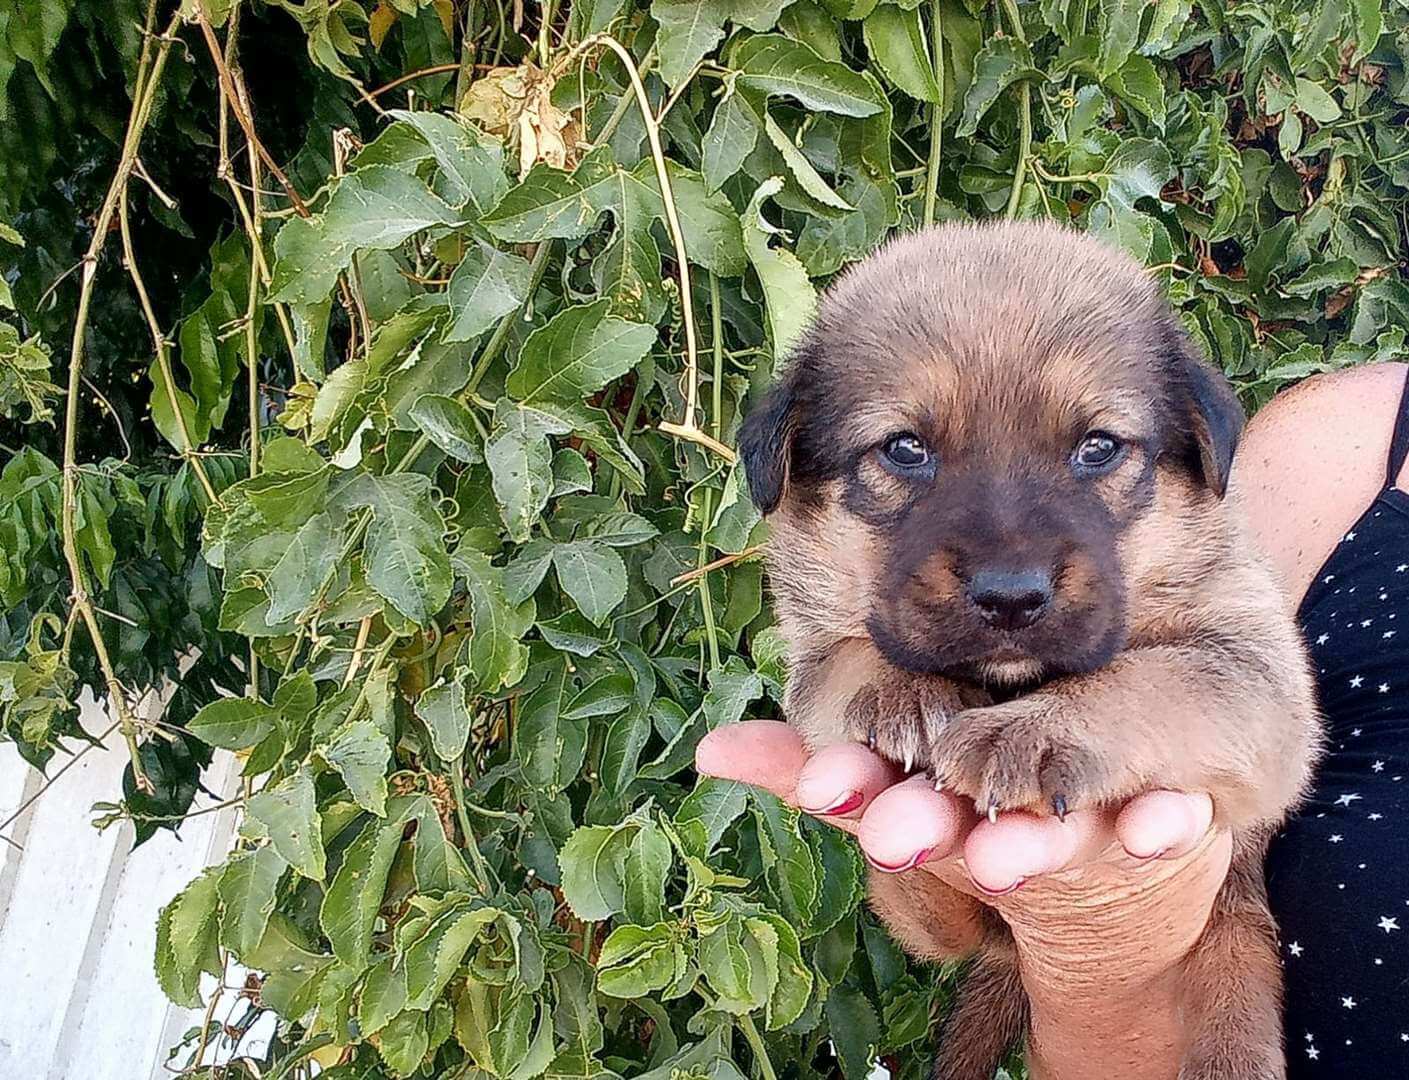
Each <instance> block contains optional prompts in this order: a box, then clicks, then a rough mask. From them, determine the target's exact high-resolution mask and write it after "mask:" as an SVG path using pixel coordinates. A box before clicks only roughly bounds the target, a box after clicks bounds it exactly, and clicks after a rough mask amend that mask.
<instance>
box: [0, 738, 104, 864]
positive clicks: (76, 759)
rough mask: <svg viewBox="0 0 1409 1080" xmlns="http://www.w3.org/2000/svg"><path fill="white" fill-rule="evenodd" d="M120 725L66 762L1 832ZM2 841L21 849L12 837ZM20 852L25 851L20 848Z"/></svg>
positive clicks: (1, 823) (1, 826)
mask: <svg viewBox="0 0 1409 1080" xmlns="http://www.w3.org/2000/svg"><path fill="white" fill-rule="evenodd" d="M119 725H120V721H117V720H114V721H113V722H112V723H111V724H109V725H108V726H107V728H106V729H104V731H103V733H102V734H101V735H99V736H98V738H97V739H96V740H95V741H94V742H90V743H88V744H86V745H85V746H84V747H83V749H82V750H80V751H79V752H78V753H76V754H74V755H73V757H71V758H69V759H68V760H67V761H66V762H64V763H63V765H62V766H60V767H59V769H58V770H57V771H56V772H55V773H54V775H53V776H51V777H49V778H48V779H47V780H45V781H44V784H43V786H42V787H40V789H39V790H38V791H36V792H35V793H34V794H33V795H31V796H30V797H29V798H27V799H26V800H25V801H24V802H22V803H20V804H19V806H17V807H15V810H14V813H12V814H11V815H10V816H9V817H7V818H6V819H5V820H4V821H0V830H4V829H8V828H9V827H10V826H11V825H13V824H14V823H15V822H16V821H18V820H19V818H20V815H21V814H23V813H24V812H25V811H26V810H28V809H29V808H30V807H31V806H33V805H34V804H35V803H37V802H38V801H39V800H40V799H42V798H43V797H44V795H45V793H46V792H48V790H49V789H50V788H52V787H53V786H54V785H55V784H57V783H58V782H59V779H60V778H61V777H62V776H63V775H64V773H66V772H68V771H69V770H70V769H72V768H73V767H74V766H75V765H77V764H78V763H79V762H80V761H82V760H83V759H84V758H85V757H87V756H88V755H89V754H90V753H92V752H93V751H94V750H96V749H97V748H98V747H99V746H101V745H102V744H103V741H104V740H105V739H106V738H107V737H108V736H109V735H111V734H112V733H113V731H115V730H116V729H117V728H118V726H119ZM0 839H3V840H4V841H5V842H6V843H8V844H10V845H11V846H13V847H16V848H20V845H19V844H17V843H15V841H14V840H12V839H10V837H8V836H0ZM20 850H21V851H23V850H24V849H23V848H20Z"/></svg>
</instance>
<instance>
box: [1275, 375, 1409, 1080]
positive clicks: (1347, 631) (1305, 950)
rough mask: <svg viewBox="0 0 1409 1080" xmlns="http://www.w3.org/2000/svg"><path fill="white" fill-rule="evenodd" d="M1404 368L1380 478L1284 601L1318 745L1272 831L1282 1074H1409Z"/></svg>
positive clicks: (1336, 1079)
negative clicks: (1300, 799)
mask: <svg viewBox="0 0 1409 1080" xmlns="http://www.w3.org/2000/svg"><path fill="white" fill-rule="evenodd" d="M1406 454H1409V383H1406V386H1405V390H1404V393H1403V394H1402V396H1401V400H1400V404H1399V415H1398V418H1397V420H1396V422H1395V429H1394V437H1393V439H1392V441H1391V446H1390V455H1389V467H1388V471H1387V474H1386V478H1385V487H1384V489H1383V490H1382V491H1381V492H1380V494H1379V495H1378V496H1377V497H1376V498H1375V501H1374V502H1373V503H1371V504H1370V506H1369V508H1368V509H1366V511H1365V512H1364V513H1363V514H1362V515H1361V516H1360V519H1359V520H1358V521H1357V522H1356V523H1355V524H1354V525H1353V526H1352V527H1351V528H1350V529H1349V530H1348V531H1347V532H1346V534H1345V536H1344V537H1343V538H1342V539H1341V541H1340V543H1339V544H1338V545H1337V546H1336V549H1335V550H1334V551H1333V552H1332V553H1331V555H1330V557H1329V558H1328V559H1327V560H1326V563H1325V565H1324V566H1322V567H1321V570H1320V572H1319V573H1318V574H1317V575H1316V578H1315V580H1314V581H1313V583H1312V584H1311V586H1310V587H1309V588H1308V589H1307V592H1306V596H1305V598H1304V599H1303V600H1302V603H1301V607H1300V609H1299V611H1298V618H1299V621H1300V623H1301V627H1302V632H1303V633H1304V634H1305V636H1306V642H1307V645H1308V647H1309V648H1310V651H1311V659H1312V663H1313V665H1314V667H1315V671H1316V686H1317V691H1318V696H1319V700H1320V705H1321V711H1322V714H1323V716H1324V717H1325V721H1326V726H1327V732H1328V752H1327V754H1326V756H1325V758H1324V759H1323V761H1322V762H1321V765H1320V768H1319V770H1318V772H1317V777H1316V785H1315V789H1314V791H1313V793H1312V796H1311V799H1310V800H1309V801H1308V803H1307V804H1306V805H1305V806H1304V807H1303V808H1302V809H1301V810H1300V811H1299V812H1298V813H1297V815H1296V816H1295V817H1294V818H1293V819H1292V820H1291V821H1290V822H1289V823H1288V824H1287V827H1286V828H1285V829H1284V830H1283V832H1282V834H1281V835H1280V836H1278V837H1277V838H1276V839H1274V840H1273V842H1272V846H1271V849H1270V851H1269V854H1268V863H1267V885H1268V891H1269V895H1270V899H1271V903H1272V911H1273V913H1274V914H1275V915H1276V917H1277V922H1278V925H1279V927H1280V930H1281V942H1280V948H1281V955H1282V963H1283V967H1284V970H1285V972H1286V1010H1285V1016H1286V1037H1287V1064H1288V1077H1289V1080H1313V1078H1314V1080H1367V1078H1369V1077H1377V1078H1378V1077H1386V1078H1388V1077H1409V832H1406V828H1409V493H1406V492H1404V491H1401V490H1399V489H1398V488H1396V487H1395V486H1394V483H1395V478H1396V477H1397V476H1398V475H1399V471H1400V468H1401V466H1403V464H1404V459H1405V456H1406Z"/></svg>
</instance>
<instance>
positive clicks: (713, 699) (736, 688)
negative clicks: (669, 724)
mask: <svg viewBox="0 0 1409 1080" xmlns="http://www.w3.org/2000/svg"><path fill="white" fill-rule="evenodd" d="M762 694H763V679H762V678H760V677H759V675H758V673H757V672H754V671H750V670H749V669H748V666H747V665H746V664H745V663H744V661H743V660H742V659H740V658H739V657H737V656H731V657H730V658H729V659H728V660H727V661H725V663H724V666H723V667H722V668H716V669H715V670H713V671H711V672H710V673H709V692H708V693H706V694H705V698H704V715H705V719H706V720H707V721H709V726H710V728H711V729H713V728H717V727H720V726H722V725H724V724H733V723H737V722H738V721H739V720H740V719H742V718H743V715H744V711H745V710H746V709H747V708H748V706H749V702H751V701H756V700H757V699H758V698H759V697H761V696H762Z"/></svg>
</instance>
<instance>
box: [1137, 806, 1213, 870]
mask: <svg viewBox="0 0 1409 1080" xmlns="http://www.w3.org/2000/svg"><path fill="white" fill-rule="evenodd" d="M1212 825H1213V800H1212V799H1211V798H1209V797H1208V796H1207V795H1205V794H1202V793H1198V794H1188V793H1185V792H1182V791H1151V792H1147V793H1146V794H1144V795H1139V796H1137V797H1136V798H1134V799H1131V800H1130V801H1129V802H1128V803H1126V804H1125V808H1124V809H1123V810H1121V812H1120V814H1119V815H1118V816H1117V817H1116V821H1115V833H1116V838H1117V839H1118V840H1119V841H1120V844H1121V846H1122V847H1123V848H1125V850H1126V851H1128V852H1129V853H1130V854H1131V855H1133V856H1134V857H1135V858H1137V859H1158V858H1167V859H1173V858H1177V857H1179V856H1180V855H1184V854H1187V853H1188V852H1189V851H1191V850H1192V849H1193V848H1195V847H1196V846H1198V844H1199V842H1200V841H1201V840H1202V839H1203V838H1204V835H1205V834H1206V833H1207V832H1208V830H1209V829H1210V828H1211V827H1212Z"/></svg>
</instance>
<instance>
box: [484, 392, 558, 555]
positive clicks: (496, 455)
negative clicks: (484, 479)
mask: <svg viewBox="0 0 1409 1080" xmlns="http://www.w3.org/2000/svg"><path fill="white" fill-rule="evenodd" d="M571 430H572V425H571V424H569V423H567V422H565V421H563V420H561V419H559V418H558V417H556V416H553V415H552V414H550V413H548V412H545V411H543V410H540V409H535V408H531V407H526V406H515V405H514V403H513V402H511V401H507V400H503V401H500V402H499V404H498V406H497V407H496V409H495V411H494V428H493V430H492V431H491V432H490V434H489V440H488V441H487V442H486V443H485V444H484V460H485V462H486V463H487V464H488V465H489V471H490V474H491V476H492V477H493V484H494V495H495V497H496V498H497V499H498V501H499V506H500V510H501V512H502V514H503V518H504V526H505V528H507V529H508V531H509V537H510V539H512V540H517V541H519V542H523V541H525V540H527V539H528V537H529V533H530V531H531V530H532V528H533V523H534V522H535V521H537V520H538V516H539V515H540V514H541V513H542V512H543V508H544V507H546V506H547V505H548V496H549V494H550V493H551V492H552V490H553V448H552V447H551V446H549V444H548V436H549V435H566V434H567V433H568V432H569V431H571Z"/></svg>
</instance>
